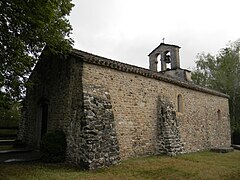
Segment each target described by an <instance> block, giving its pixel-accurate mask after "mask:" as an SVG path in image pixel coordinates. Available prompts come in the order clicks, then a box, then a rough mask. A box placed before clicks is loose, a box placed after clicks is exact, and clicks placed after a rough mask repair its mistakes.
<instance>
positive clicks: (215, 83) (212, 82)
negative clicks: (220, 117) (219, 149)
mask: <svg viewBox="0 0 240 180" xmlns="http://www.w3.org/2000/svg"><path fill="white" fill-rule="evenodd" d="M196 65H197V67H196V69H195V70H194V71H193V72H192V79H193V81H194V82H195V83H196V84H199V85H202V86H205V87H208V88H212V89H215V90H218V91H221V92H223V93H226V94H228V95H229V96H230V99H229V106H230V118H231V126H232V130H233V131H238V132H240V79H239V78H240V39H239V40H237V41H235V42H232V43H229V44H228V45H227V47H226V48H223V49H221V50H220V51H219V53H218V54H217V55H216V56H212V55H211V54H205V53H202V54H200V55H198V60H197V61H196Z"/></svg>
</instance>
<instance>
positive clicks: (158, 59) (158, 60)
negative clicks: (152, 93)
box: [156, 54, 161, 71]
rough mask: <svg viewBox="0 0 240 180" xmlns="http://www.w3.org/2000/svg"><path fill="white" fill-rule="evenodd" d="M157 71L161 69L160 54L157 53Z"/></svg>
mask: <svg viewBox="0 0 240 180" xmlns="http://www.w3.org/2000/svg"><path fill="white" fill-rule="evenodd" d="M156 63H157V71H160V70H161V54H158V55H157V61H156Z"/></svg>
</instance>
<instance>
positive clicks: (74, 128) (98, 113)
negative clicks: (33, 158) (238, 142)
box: [18, 56, 120, 169]
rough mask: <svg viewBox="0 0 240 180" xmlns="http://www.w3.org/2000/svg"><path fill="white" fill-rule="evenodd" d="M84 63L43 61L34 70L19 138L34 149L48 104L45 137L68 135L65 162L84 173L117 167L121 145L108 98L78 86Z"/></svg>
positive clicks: (103, 92) (105, 93)
mask: <svg viewBox="0 0 240 180" xmlns="http://www.w3.org/2000/svg"><path fill="white" fill-rule="evenodd" d="M82 66H83V61H79V60H76V59H74V58H71V60H70V59H67V58H65V57H61V58H59V57H54V56H47V57H44V58H42V59H41V60H40V61H39V62H38V64H37V66H36V67H35V69H34V73H33V74H32V75H31V77H30V80H31V82H32V84H33V85H32V87H30V88H29V89H28V92H27V97H26V99H25V104H24V113H23V115H24V118H23V121H22V123H21V127H20V132H19V137H18V138H19V139H21V140H22V141H23V142H25V143H27V144H28V145H30V146H33V147H39V144H40V142H41V128H42V127H41V126H42V110H41V105H42V103H43V102H42V100H44V103H47V104H48V114H47V117H48V118H47V119H48V121H47V132H51V131H55V130H57V129H61V130H63V131H64V132H65V134H66V141H67V153H66V160H67V161H68V162H70V163H73V164H77V165H79V166H80V167H81V168H84V169H95V168H99V167H105V166H109V165H113V164H116V163H118V161H119V160H120V157H119V146H118V140H117V137H116V129H115V122H114V115H113V112H112V105H111V100H110V95H109V93H108V91H107V90H105V89H103V88H100V87H97V86H94V85H93V86H84V90H83V85H82Z"/></svg>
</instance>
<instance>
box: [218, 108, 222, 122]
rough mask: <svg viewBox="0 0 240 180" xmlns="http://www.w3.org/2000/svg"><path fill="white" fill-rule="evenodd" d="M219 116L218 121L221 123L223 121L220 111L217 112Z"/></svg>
mask: <svg viewBox="0 0 240 180" xmlns="http://www.w3.org/2000/svg"><path fill="white" fill-rule="evenodd" d="M217 116H218V120H219V121H220V120H221V119H222V114H221V110H220V109H219V110H218V111H217Z"/></svg>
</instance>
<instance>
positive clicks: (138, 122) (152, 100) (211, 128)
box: [19, 50, 231, 169]
mask: <svg viewBox="0 0 240 180" xmlns="http://www.w3.org/2000/svg"><path fill="white" fill-rule="evenodd" d="M46 52H47V51H46ZM176 53H177V52H176ZM172 54H173V52H172ZM30 81H31V83H32V84H33V85H32V87H30V88H28V90H27V96H26V99H25V103H24V118H23V120H22V122H21V127H20V131H19V138H20V139H21V140H22V141H24V142H25V143H26V144H28V145H30V146H33V147H36V148H38V147H39V143H40V142H41V137H42V135H43V132H45V131H43V130H44V129H43V127H46V129H45V130H46V132H45V133H47V132H52V131H55V130H58V129H61V130H63V131H64V132H65V134H66V138H67V139H66V140H67V153H66V160H67V162H69V163H72V164H77V165H78V166H80V167H82V168H85V169H96V168H101V167H106V166H110V165H114V164H117V163H118V162H119V161H120V160H121V159H125V158H128V157H136V156H145V155H155V154H162V153H163V154H168V155H176V154H178V153H186V152H194V151H199V150H205V149H211V148H215V147H220V146H230V144H231V137H230V123H229V112H228V96H227V95H225V94H222V93H220V92H216V91H213V90H210V89H206V88H203V87H200V86H197V85H194V84H193V83H192V82H189V81H187V80H185V81H181V80H179V79H175V78H174V77H169V76H166V75H164V74H163V73H161V72H156V71H152V70H148V69H144V68H139V67H136V66H132V65H128V64H124V63H121V62H118V61H114V60H110V59H107V58H103V57H100V56H96V55H93V54H90V53H86V52H83V51H80V50H72V52H71V53H70V54H68V55H64V56H62V55H59V56H56V55H51V54H47V53H43V54H42V56H41V59H40V61H39V62H38V63H37V65H36V67H35V69H34V71H33V73H32V75H31V76H30ZM179 96H181V97H182V101H181V111H179V104H180V103H179V102H178V97H179ZM43 107H45V111H46V108H47V114H46V112H45V111H43ZM44 112H45V114H44ZM44 122H46V123H47V124H44Z"/></svg>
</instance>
